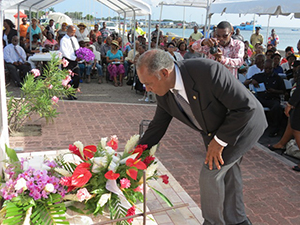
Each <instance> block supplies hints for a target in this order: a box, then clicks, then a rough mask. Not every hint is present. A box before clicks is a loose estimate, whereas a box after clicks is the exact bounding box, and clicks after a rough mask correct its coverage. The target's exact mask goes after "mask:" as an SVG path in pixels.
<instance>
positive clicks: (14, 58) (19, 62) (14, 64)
mask: <svg viewBox="0 0 300 225" xmlns="http://www.w3.org/2000/svg"><path fill="white" fill-rule="evenodd" d="M18 42H19V38H18V36H17V35H15V36H13V37H12V43H11V44H8V45H7V46H6V47H5V48H4V50H3V57H4V62H5V68H6V69H7V70H8V71H9V74H10V76H11V79H12V80H13V81H14V83H15V85H16V86H17V87H21V86H22V85H21V82H22V78H23V77H24V76H25V75H26V74H27V73H28V72H29V71H30V70H31V68H30V65H29V64H28V63H27V62H26V53H25V51H24V49H23V48H22V47H21V46H20V45H18ZM17 69H19V71H20V74H19V73H18V71H17Z"/></svg>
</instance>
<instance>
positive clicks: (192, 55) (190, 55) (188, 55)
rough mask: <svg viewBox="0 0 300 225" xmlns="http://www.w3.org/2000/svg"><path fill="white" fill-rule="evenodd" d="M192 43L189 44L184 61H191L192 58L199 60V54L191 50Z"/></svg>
mask: <svg viewBox="0 0 300 225" xmlns="http://www.w3.org/2000/svg"><path fill="white" fill-rule="evenodd" d="M193 44H194V42H190V44H189V48H188V52H187V53H185V55H184V57H183V58H184V59H193V58H200V57H201V54H200V53H199V52H195V50H194V49H193V48H192V45H193Z"/></svg>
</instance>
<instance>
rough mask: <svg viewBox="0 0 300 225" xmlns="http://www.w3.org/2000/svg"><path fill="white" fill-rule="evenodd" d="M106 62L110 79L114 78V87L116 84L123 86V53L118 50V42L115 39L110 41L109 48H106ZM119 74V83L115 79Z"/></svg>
mask: <svg viewBox="0 0 300 225" xmlns="http://www.w3.org/2000/svg"><path fill="white" fill-rule="evenodd" d="M106 62H107V63H108V66H107V69H108V72H109V74H110V79H112V78H113V79H114V85H115V87H118V85H119V86H120V87H121V86H123V75H124V73H125V69H124V66H123V64H122V63H123V53H122V51H121V50H119V43H118V41H116V40H113V41H112V42H111V50H108V52H107V54H106ZM118 75H119V84H118V81H117V76H118Z"/></svg>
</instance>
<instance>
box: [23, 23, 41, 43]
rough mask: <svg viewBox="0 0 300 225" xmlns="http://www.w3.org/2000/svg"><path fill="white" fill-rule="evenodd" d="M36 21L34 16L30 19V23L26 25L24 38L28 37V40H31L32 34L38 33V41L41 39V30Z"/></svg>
mask: <svg viewBox="0 0 300 225" xmlns="http://www.w3.org/2000/svg"><path fill="white" fill-rule="evenodd" d="M37 22H38V21H37V19H36V18H32V19H31V25H30V26H29V27H28V29H27V34H26V38H27V39H29V42H30V41H32V36H33V35H35V34H37V35H39V40H40V41H42V40H43V35H42V30H41V28H40V27H39V26H38V24H37ZM30 30H31V31H30ZM30 32H31V37H30V36H29V34H30Z"/></svg>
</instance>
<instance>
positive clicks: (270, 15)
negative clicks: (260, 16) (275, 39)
mask: <svg viewBox="0 0 300 225" xmlns="http://www.w3.org/2000/svg"><path fill="white" fill-rule="evenodd" d="M270 20H271V15H269V18H268V27H267V34H266V46H267V45H268V34H269V29H270Z"/></svg>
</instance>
